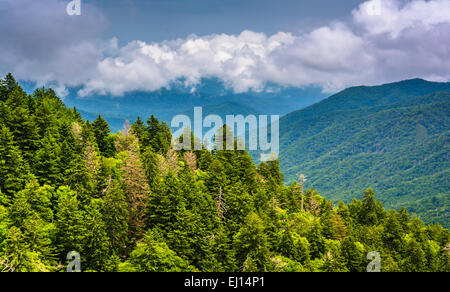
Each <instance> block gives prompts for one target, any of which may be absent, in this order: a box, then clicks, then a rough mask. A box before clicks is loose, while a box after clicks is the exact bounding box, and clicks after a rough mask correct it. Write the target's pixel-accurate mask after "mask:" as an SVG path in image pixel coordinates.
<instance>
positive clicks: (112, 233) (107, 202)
mask: <svg viewBox="0 0 450 292" xmlns="http://www.w3.org/2000/svg"><path fill="white" fill-rule="evenodd" d="M103 200H104V204H103V216H104V217H103V218H104V220H105V225H106V231H107V234H108V237H109V238H110V240H111V248H112V249H113V251H114V253H115V254H116V255H118V256H124V255H125V250H126V246H127V244H128V222H127V221H128V209H127V208H128V204H127V202H126V196H125V194H124V192H123V190H122V188H121V186H120V184H119V182H118V181H117V180H112V181H111V182H110V184H109V185H108V187H107V189H106V195H105V197H104V199H103Z"/></svg>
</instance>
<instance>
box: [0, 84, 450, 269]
mask: <svg viewBox="0 0 450 292" xmlns="http://www.w3.org/2000/svg"><path fill="white" fill-rule="evenodd" d="M405 98H406V97H405ZM442 99H443V97H442V96H434V97H432V96H430V97H428V98H427V102H429V101H430V100H434V101H442ZM371 102H374V100H372V101H371ZM407 102H408V104H409V105H410V104H411V102H412V103H413V104H417V103H420V102H421V101H420V100H415V101H411V100H408V101H407ZM341 106H343V107H345V104H341ZM441 107H442V108H443V109H444V110H446V108H445V107H443V106H442V104H441ZM426 112H427V111H425V112H424V114H425V113H426ZM435 113H436V115H437V117H441V114H442V112H439V111H438V110H436V111H435ZM17 115H21V116H17ZM378 118H380V119H381V117H378ZM436 127H437V126H436ZM222 131H223V132H222V135H223V134H226V132H227V131H229V129H227V128H226V127H224V128H223V129H222ZM307 132H308V130H307ZM419 132H420V131H419ZM217 137H220V133H219V135H218V136H217ZM192 138H193V139H196V138H195V137H193V135H192ZM439 139H440V140H439ZM439 139H438V140H439V141H440V142H441V144H438V145H441V146H442V145H445V143H446V136H445V135H443V136H442V135H441V137H440V138H439ZM171 140H172V135H171V133H170V129H169V128H168V127H167V125H166V124H164V123H160V122H159V121H158V120H157V119H156V118H155V117H153V116H152V117H150V119H149V120H148V122H147V124H146V125H145V124H144V122H143V121H142V120H141V119H138V120H137V121H136V122H135V123H134V124H133V125H132V126H131V127H130V126H129V125H128V124H127V125H125V127H124V131H122V132H119V133H117V134H111V133H110V130H109V125H108V123H106V121H105V120H104V119H103V118H102V117H100V116H99V117H98V118H97V119H96V120H95V121H94V122H93V123H92V124H91V123H89V122H85V121H83V120H82V119H81V117H80V114H79V113H78V112H77V111H76V109H73V110H72V109H67V108H66V107H65V106H64V104H63V103H62V101H61V100H60V99H59V98H58V97H57V96H56V95H55V93H54V92H53V90H51V89H44V88H42V89H38V90H36V91H35V92H34V93H33V95H30V96H28V95H26V94H25V93H24V92H23V91H22V90H21V88H20V87H19V86H18V85H17V83H16V82H15V80H14V78H13V77H12V75H8V76H7V77H6V78H5V79H4V80H2V81H1V82H0V271H20V272H22V271H23V272H25V271H33V272H34V271H62V270H64V269H65V266H64V265H65V264H67V254H68V253H69V252H71V251H76V252H78V253H80V256H81V267H82V270H83V271H93V272H94V271H98V272H114V271H121V272H168V271H171V272H186V271H189V272H191V271H194V272H197V271H202V272H239V271H245V272H262V271H267V272H316V271H331V272H346V271H351V272H364V271H366V267H367V264H368V261H367V259H366V257H367V253H369V252H371V251H377V252H379V254H380V256H381V263H382V271H387V272H388V271H411V272H421V271H447V272H448V271H450V233H449V231H448V230H447V229H445V228H444V227H442V226H441V225H439V224H433V225H428V226H426V225H424V224H423V222H422V221H421V220H420V219H418V218H417V217H416V216H414V215H410V214H409V213H408V210H419V211H420V212H422V209H420V208H421V207H422V208H423V212H425V213H423V214H426V216H427V218H430V220H431V219H432V218H435V219H437V218H445V216H446V213H447V212H446V208H447V205H448V204H445V202H446V200H447V199H448V196H447V193H446V191H447V190H444V191H443V192H441V193H440V194H439V195H435V196H430V197H429V198H427V199H423V200H421V201H419V202H420V203H421V204H422V205H423V206H417V205H414V202H413V203H411V204H410V205H408V206H406V207H407V208H401V209H399V210H398V211H395V210H391V211H390V212H387V211H386V210H385V209H384V207H383V204H382V203H381V202H379V201H377V199H378V195H376V194H375V191H374V190H372V189H368V190H367V191H365V192H364V193H363V195H362V200H358V199H354V200H353V201H352V202H351V203H348V204H346V203H344V202H339V204H338V205H337V206H335V205H334V203H333V202H332V201H330V200H327V199H325V198H324V197H322V196H320V195H319V193H318V192H317V190H315V189H306V190H304V194H303V199H304V200H303V201H304V202H303V203H304V206H303V207H304V208H303V210H302V209H301V205H300V204H301V190H300V185H299V184H298V183H294V184H292V185H291V186H284V185H283V174H282V172H281V171H280V162H279V161H273V162H266V163H261V164H260V165H259V166H258V167H256V166H255V164H254V163H253V161H252V159H251V157H250V155H249V154H248V153H247V152H246V151H233V150H213V151H209V150H207V149H206V147H204V148H203V149H202V150H198V151H192V152H190V151H180V152H176V151H174V150H173V149H171V142H172V141H171ZM219 140H220V139H218V140H217V141H216V142H217V143H220V141H219ZM233 142H234V146H235V147H236V146H237V141H233ZM321 145H322V144H321ZM421 145H422V146H420V145H419V146H417V145H416V146H417V147H425V146H424V145H428V146H427V147H433V146H432V145H431V144H427V143H424V144H421ZM324 147H325V146H324ZM370 147H372V146H370ZM441 154H442V153H441ZM430 159H431V158H430ZM431 160H432V159H431ZM435 163H436V165H441V164H442V163H441V162H439V160H436V161H435ZM319 165H320V164H319ZM422 165H423V166H424V167H428V166H427V163H426V162H423V164H422ZM355 167H359V166H358V165H356V166H355ZM352 171H353V172H355V170H353V169H352ZM323 175H324V176H326V175H328V174H323ZM441 175H442V176H440V179H442V180H444V179H446V178H447V176H445V175H446V172H445V171H444V172H442V173H441ZM343 181H344V182H345V181H347V182H348V183H349V184H351V180H343ZM365 181H366V182H367V180H365ZM328 183H329V184H336V186H337V187H340V186H339V184H337V182H336V181H335V180H330V181H329V182H328V181H327V182H324V185H327V184H328ZM355 185H358V184H355ZM443 185H444V186H445V184H443ZM348 187H349V188H350V189H352V188H354V187H353V186H350V185H349V186H348ZM361 190H363V188H361V189H359V191H358V192H360V191H361ZM382 197H383V196H382ZM383 198H384V197H383ZM430 206H432V207H433V208H434V210H433V211H426V210H427V209H428V208H429V207H430ZM430 208H431V207H430ZM432 220H434V219H432Z"/></svg>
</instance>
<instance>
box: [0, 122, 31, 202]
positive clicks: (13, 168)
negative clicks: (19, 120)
mask: <svg viewBox="0 0 450 292" xmlns="http://www.w3.org/2000/svg"><path fill="white" fill-rule="evenodd" d="M28 171H29V168H28V165H27V164H26V162H25V161H24V160H23V158H22V155H21V153H20V150H19V148H18V147H17V146H16V145H15V143H14V141H13V136H12V134H11V132H10V131H9V129H8V128H7V127H5V126H1V127H0V188H1V190H2V191H3V192H4V193H5V194H6V195H8V196H11V195H12V194H13V193H14V192H16V191H18V190H20V189H22V188H23V187H24V185H25V182H26V177H27V174H28Z"/></svg>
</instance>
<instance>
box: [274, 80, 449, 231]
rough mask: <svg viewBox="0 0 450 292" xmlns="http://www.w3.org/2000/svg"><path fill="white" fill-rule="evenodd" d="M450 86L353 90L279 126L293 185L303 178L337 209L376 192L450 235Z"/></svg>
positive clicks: (421, 83) (408, 84) (284, 166)
mask: <svg viewBox="0 0 450 292" xmlns="http://www.w3.org/2000/svg"><path fill="white" fill-rule="evenodd" d="M449 145H450V83H437V82H429V81H425V80H421V79H413V80H406V81H402V82H396V83H391V84H385V85H380V86H373V87H366V86H361V87H354V88H349V89H346V90H344V91H342V92H340V93H338V94H335V95H333V96H331V97H329V98H327V99H325V100H323V101H322V102H319V103H316V104H314V105H312V106H310V107H307V108H304V109H302V110H299V111H295V112H292V113H290V114H288V115H286V116H284V117H282V118H281V120H280V150H281V153H280V160H281V170H282V172H283V174H284V175H285V178H286V181H287V182H288V183H289V182H293V181H295V180H296V179H297V177H298V173H299V172H304V173H306V174H307V175H308V176H309V178H310V180H309V181H308V183H307V187H312V186H314V187H315V188H316V190H317V191H318V192H320V193H321V194H322V195H323V196H325V197H326V198H328V199H331V200H333V201H334V202H335V203H336V202H338V201H340V200H342V201H344V202H351V200H352V199H353V198H354V197H356V196H358V195H359V194H360V192H361V189H364V188H366V187H367V185H368V183H370V187H372V188H373V189H374V191H375V192H376V194H377V199H378V200H380V201H382V202H383V204H384V205H385V207H387V208H394V209H399V208H400V207H405V208H406V209H407V210H408V211H409V212H411V213H415V214H417V215H418V216H419V218H420V219H422V220H423V221H424V222H425V223H434V222H439V223H440V224H442V225H443V226H444V227H446V228H450V217H449V214H450V209H449V208H450V205H449V204H448V203H447V202H448V201H449V200H450V180H449V176H450V160H449V153H450V151H449V149H450V148H449Z"/></svg>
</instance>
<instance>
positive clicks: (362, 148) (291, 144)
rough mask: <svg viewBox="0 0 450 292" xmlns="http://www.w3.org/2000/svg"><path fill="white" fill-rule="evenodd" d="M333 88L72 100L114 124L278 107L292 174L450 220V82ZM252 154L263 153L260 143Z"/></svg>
mask: <svg viewBox="0 0 450 292" xmlns="http://www.w3.org/2000/svg"><path fill="white" fill-rule="evenodd" d="M325 97H326V96H325V94H324V93H322V91H321V90H320V89H318V88H300V89H298V88H283V87H276V86H273V87H271V88H267V89H266V90H265V91H262V92H248V93H245V94H235V93H233V92H232V91H231V90H229V89H227V88H226V87H225V86H224V85H223V84H221V83H220V82H218V81H217V80H205V81H204V82H202V83H201V85H200V86H198V87H196V88H195V90H193V89H192V88H188V87H184V86H182V85H180V84H174V86H172V87H171V88H165V89H161V90H159V91H156V92H151V93H145V92H134V93H131V94H128V95H127V96H125V97H111V96H101V95H98V96H91V97H86V98H79V97H77V96H76V92H75V91H74V92H72V93H71V94H70V95H69V96H68V97H66V98H65V99H64V102H65V103H66V105H68V106H70V107H76V108H77V109H78V111H79V112H81V114H82V115H83V117H84V118H85V119H88V120H91V121H93V120H94V119H95V118H96V117H97V116H98V114H101V115H102V116H103V117H104V118H105V119H106V120H107V121H108V122H109V123H110V125H111V128H112V131H113V132H116V131H118V130H120V129H121V128H122V125H123V124H124V122H125V120H130V121H133V120H134V119H135V118H136V117H137V116H141V117H142V118H143V119H144V120H145V119H147V118H148V117H149V116H150V115H152V114H153V115H155V116H156V117H158V118H159V119H161V120H163V121H166V122H167V123H168V124H169V125H170V121H171V119H172V117H173V116H175V115H177V114H184V115H187V116H190V117H191V118H192V116H193V108H194V107H195V106H202V107H203V116H204V117H205V116H207V115H209V114H217V115H220V116H222V117H223V118H224V117H225V115H228V114H231V115H237V114H241V115H244V116H247V115H250V114H255V115H258V114H277V115H280V116H282V118H281V119H280V164H281V170H282V172H283V173H284V175H285V183H286V184H290V183H292V182H293V181H295V180H296V179H297V177H298V175H299V174H300V173H303V174H305V175H307V176H308V181H307V183H306V186H307V187H313V188H315V189H317V190H318V191H319V192H320V193H321V194H324V195H325V196H326V197H327V198H329V199H332V200H334V201H335V202H337V201H340V200H342V201H346V202H348V201H351V200H352V199H353V198H359V197H360V196H361V195H362V192H363V191H364V190H365V189H367V188H368V187H371V188H373V189H374V191H375V192H376V193H377V197H378V199H380V200H381V201H382V202H383V203H384V204H385V206H386V207H388V208H396V209H398V208H401V207H405V208H406V209H408V210H409V211H410V212H413V213H416V214H417V215H418V216H419V217H421V219H423V220H424V221H425V222H427V223H430V222H439V223H441V224H443V225H444V226H446V227H450V218H449V204H448V202H449V201H450V180H449V178H450V163H449V153H450V143H449V142H450V83H439V82H429V81H426V80H422V79H412V80H405V81H401V82H396V83H390V84H385V85H380V86H358V87H352V88H348V89H345V90H343V91H341V92H339V93H337V94H335V95H332V96H330V97H328V98H325ZM295 109H298V110H296V111H293V110H295ZM224 120H225V119H224ZM251 154H252V156H253V157H254V159H255V161H257V162H258V158H259V154H260V153H258V152H251Z"/></svg>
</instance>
